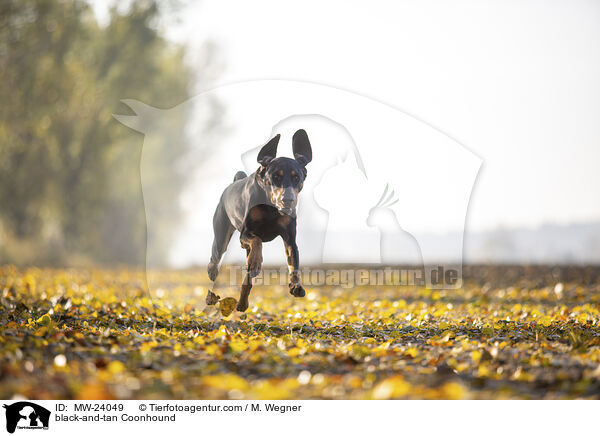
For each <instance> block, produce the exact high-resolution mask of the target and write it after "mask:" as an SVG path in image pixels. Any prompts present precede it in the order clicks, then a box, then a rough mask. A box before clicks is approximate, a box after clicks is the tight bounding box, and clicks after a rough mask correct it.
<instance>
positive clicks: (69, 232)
mask: <svg viewBox="0 0 600 436" xmlns="http://www.w3.org/2000/svg"><path fill="white" fill-rule="evenodd" d="M160 6H161V5H160V3H157V1H143V2H132V3H131V4H130V5H129V6H128V8H127V10H126V11H123V10H121V9H117V8H116V7H115V8H112V9H111V10H110V21H109V22H108V23H107V24H105V25H100V24H99V23H98V22H97V20H96V18H95V16H94V14H93V11H92V9H91V7H90V5H89V4H88V3H86V2H85V1H82V0H2V1H1V2H0V101H1V102H2V104H1V105H0V263H6V262H10V263H16V264H56V265H58V264H62V265H64V264H67V265H76V264H91V263H101V264H117V263H132V264H139V265H141V264H143V263H144V253H145V252H144V248H145V243H146V226H145V215H144V205H143V200H142V192H141V186H140V172H139V159H140V153H141V147H142V142H143V137H142V135H141V134H136V133H133V131H131V130H129V129H127V128H126V127H124V126H123V125H121V124H120V123H119V122H117V121H116V120H115V119H114V118H113V117H112V114H113V113H127V112H129V113H131V111H130V110H128V109H126V108H125V107H124V105H122V104H121V103H120V99H123V98H135V99H138V100H141V101H145V102H148V103H151V104H153V105H155V106H158V107H171V106H173V105H176V104H178V103H180V102H182V101H184V100H185V99H187V98H189V96H190V92H191V90H192V84H193V82H194V81H196V80H198V75H199V74H200V77H201V73H200V72H197V71H193V70H192V69H191V68H190V67H188V66H187V65H186V63H185V62H184V54H185V48H184V47H183V46H179V45H177V44H174V43H172V42H170V41H167V40H166V39H165V38H164V36H163V35H162V33H161V32H160V30H159V28H158V26H157V25H156V23H157V20H158V19H159V18H160V14H161V7H160ZM208 128H210V126H207V129H208ZM166 144H167V142H165V147H164V150H163V151H162V152H161V153H158V154H156V156H155V161H154V162H153V164H152V171H155V172H156V174H157V177H156V179H157V180H159V181H160V183H161V186H160V189H162V190H163V191H164V193H165V195H163V196H162V197H163V198H166V199H169V200H167V202H166V204H164V208H165V209H168V210H171V211H177V210H179V209H178V208H179V203H178V195H177V194H178V193H179V192H180V191H181V188H182V186H183V185H184V184H185V183H186V181H187V179H188V177H189V176H188V174H187V173H186V171H183V170H181V167H180V166H178V165H173V164H170V163H172V162H174V161H175V160H176V159H177V158H181V157H182V156H185V153H186V151H187V147H188V146H189V144H187V143H186V142H185V141H179V142H177V143H175V144H170V145H169V146H168V147H167V146H166ZM165 180H168V181H169V182H168V183H164V181H165ZM170 216H171V217H172V216H177V214H176V213H175V214H173V213H172V214H171V215H170ZM175 221H176V220H173V219H170V220H165V222H163V223H161V226H160V233H161V235H162V236H163V237H162V238H161V240H163V241H164V244H165V250H164V251H165V256H166V253H167V248H168V246H167V245H168V241H169V239H170V237H171V236H172V235H173V230H174V228H175V226H176V225H177V222H175Z"/></svg>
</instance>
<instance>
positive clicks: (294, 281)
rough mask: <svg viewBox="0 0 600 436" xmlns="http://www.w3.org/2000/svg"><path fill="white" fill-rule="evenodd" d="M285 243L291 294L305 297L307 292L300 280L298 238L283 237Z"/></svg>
mask: <svg viewBox="0 0 600 436" xmlns="http://www.w3.org/2000/svg"><path fill="white" fill-rule="evenodd" d="M283 243H284V245H285V257H286V260H287V264H288V270H289V273H290V282H289V284H288V286H289V288H290V294H292V295H293V296H294V297H304V295H306V292H305V291H304V288H303V287H302V283H301V280H300V267H299V264H300V256H299V253H298V245H296V238H294V237H286V238H284V239H283Z"/></svg>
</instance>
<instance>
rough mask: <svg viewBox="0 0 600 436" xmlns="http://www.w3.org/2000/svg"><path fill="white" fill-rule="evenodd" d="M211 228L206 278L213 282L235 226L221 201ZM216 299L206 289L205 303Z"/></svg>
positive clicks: (213, 301) (216, 297) (214, 301)
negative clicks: (211, 237) (213, 235)
mask: <svg viewBox="0 0 600 436" xmlns="http://www.w3.org/2000/svg"><path fill="white" fill-rule="evenodd" d="M213 229H214V232H215V239H214V240H213V245H212V254H211V256H210V262H209V264H208V268H207V270H208V278H209V279H210V280H211V281H212V282H213V284H214V282H215V281H216V280H217V276H218V275H219V262H221V258H222V257H223V254H225V251H226V250H227V246H228V245H229V241H230V240H231V236H233V232H234V231H235V227H233V225H232V224H231V222H230V221H229V217H227V213H226V212H225V207H224V206H223V204H222V203H219V205H218V206H217V210H216V211H215V215H214V217H213ZM218 300H219V297H218V296H217V295H215V294H214V293H213V292H211V291H208V295H207V297H206V304H208V305H212V304H215V303H216V302H217V301H218Z"/></svg>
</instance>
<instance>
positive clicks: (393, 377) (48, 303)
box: [0, 267, 600, 399]
mask: <svg viewBox="0 0 600 436" xmlns="http://www.w3.org/2000/svg"><path fill="white" fill-rule="evenodd" d="M590 271H591V272H590ZM471 273H472V276H473V279H472V280H469V281H468V282H467V284H466V285H465V287H464V288H463V289H461V290H446V291H435V290H434V291H432V290H428V289H423V288H412V287H396V288H392V287H390V288H376V287H363V288H353V289H342V288H327V287H323V288H314V289H309V290H308V292H307V296H306V298H304V299H294V298H293V297H291V296H290V295H289V294H288V293H287V289H285V288H283V287H278V286H271V287H267V286H257V287H255V288H254V289H253V290H252V294H251V297H250V308H249V310H248V311H247V313H246V314H244V315H241V316H240V315H239V314H237V313H234V314H233V315H231V316H229V317H227V318H223V316H222V314H221V313H219V311H218V310H217V308H214V307H206V305H205V303H204V298H205V295H206V290H207V288H206V285H207V283H206V281H205V279H206V273H205V272H204V271H185V272H166V273H162V274H161V275H160V278H161V280H162V281H163V283H164V289H163V290H161V291H159V295H160V296H161V298H159V299H156V298H155V299H150V298H148V295H147V294H146V292H145V291H144V274H143V273H142V272H139V271H130V270H112V271H111V270H104V271H102V270H94V271H87V270H48V269H36V268H32V269H26V270H18V269H17V268H14V267H1V268H0V297H1V301H0V303H1V304H0V397H2V398H13V397H15V398H16V397H19V398H20V397H26V398H32V399H49V398H61V399H62V398H67V399H74V398H77V399H102V398H104V399H112V398H115V399H127V398H155V399H159V398H181V399H218V398H224V399H225V398H233V399H238V398H252V399H306V398H360V399H363V398H365V399H369V398H377V399H384V398H428V399H429V398H431V399H445V398H448V399H455V398H466V399H469V398H600V366H599V363H600V326H599V324H598V321H599V316H600V314H599V308H600V305H599V303H600V293H599V291H600V286H599V280H598V279H597V277H598V271H597V269H591V270H590V269H586V270H584V269H568V268H567V269H563V270H560V269H543V268H541V269H540V271H537V270H536V271H533V272H532V271H526V270H524V269H523V268H521V269H518V268H512V269H511V268H504V269H502V268H483V267H482V268H479V269H474V270H473V271H471ZM219 294H221V296H223V297H235V298H237V296H238V293H237V290H236V289H234V288H230V289H219Z"/></svg>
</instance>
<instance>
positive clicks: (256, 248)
mask: <svg viewBox="0 0 600 436" xmlns="http://www.w3.org/2000/svg"><path fill="white" fill-rule="evenodd" d="M248 249H249V250H250V253H248V259H247V260H246V268H247V269H248V274H250V277H256V276H257V275H258V273H259V272H260V268H261V266H262V262H263V257H262V241H261V239H260V238H259V237H254V238H251V239H249V240H248Z"/></svg>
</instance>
